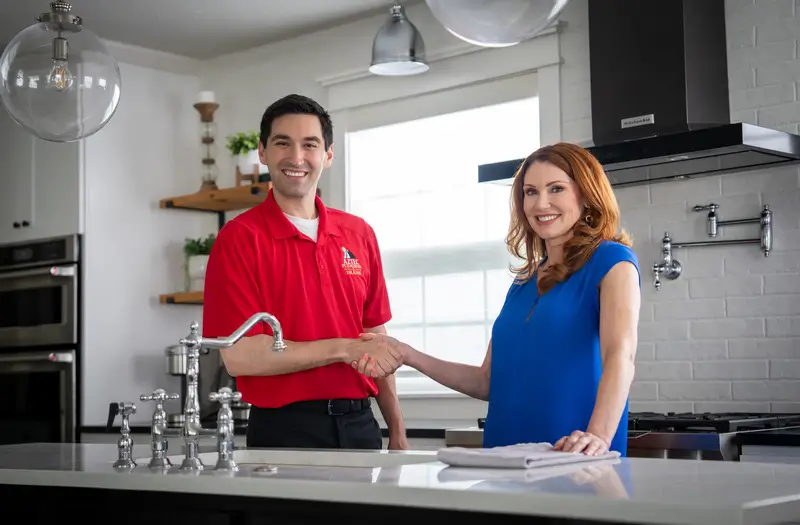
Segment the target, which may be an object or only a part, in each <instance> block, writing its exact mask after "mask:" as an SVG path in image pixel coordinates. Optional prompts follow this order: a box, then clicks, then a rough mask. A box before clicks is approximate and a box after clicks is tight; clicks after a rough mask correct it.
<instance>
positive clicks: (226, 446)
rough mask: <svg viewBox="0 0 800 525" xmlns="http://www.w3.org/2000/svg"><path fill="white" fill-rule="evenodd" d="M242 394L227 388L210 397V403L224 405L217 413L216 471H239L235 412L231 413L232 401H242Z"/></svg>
mask: <svg viewBox="0 0 800 525" xmlns="http://www.w3.org/2000/svg"><path fill="white" fill-rule="evenodd" d="M241 399H242V393H241V392H233V391H232V390H231V389H230V388H228V387H227V386H225V387H222V388H220V389H219V392H211V393H210V394H209V395H208V400H209V401H217V402H219V404H220V405H222V406H221V407H220V409H219V412H218V413H217V453H218V457H217V465H216V467H214V468H215V470H229V471H232V472H235V471H237V470H239V467H238V466H237V465H236V462H235V461H234V460H233V450H234V439H233V430H234V429H233V411H231V401H241Z"/></svg>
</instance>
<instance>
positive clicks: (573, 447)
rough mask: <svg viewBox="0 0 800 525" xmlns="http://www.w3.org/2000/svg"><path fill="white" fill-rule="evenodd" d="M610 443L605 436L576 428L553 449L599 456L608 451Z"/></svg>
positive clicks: (557, 442)
mask: <svg viewBox="0 0 800 525" xmlns="http://www.w3.org/2000/svg"><path fill="white" fill-rule="evenodd" d="M609 446H610V444H609V443H608V442H607V441H606V440H604V439H603V438H601V437H599V436H596V435H594V434H590V433H589V432H581V431H580V430H576V431H575V432H573V433H572V434H570V435H569V436H564V437H562V438H561V439H559V440H558V441H556V444H555V445H553V450H560V451H562V452H581V453H583V454H586V455H587V456H597V455H600V454H605V453H606V452H608V448H609Z"/></svg>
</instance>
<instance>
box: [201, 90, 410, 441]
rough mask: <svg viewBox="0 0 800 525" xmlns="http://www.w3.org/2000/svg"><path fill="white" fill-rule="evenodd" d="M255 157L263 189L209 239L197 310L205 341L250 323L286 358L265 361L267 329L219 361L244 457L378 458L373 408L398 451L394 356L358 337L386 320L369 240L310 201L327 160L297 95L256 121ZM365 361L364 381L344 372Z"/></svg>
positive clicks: (329, 136)
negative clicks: (255, 452) (310, 453)
mask: <svg viewBox="0 0 800 525" xmlns="http://www.w3.org/2000/svg"><path fill="white" fill-rule="evenodd" d="M258 154H259V157H260V159H261V162H262V163H263V164H266V165H267V166H268V167H269V172H270V177H271V180H272V189H271V190H270V192H269V194H268V195H267V199H266V200H265V202H263V203H262V204H260V205H258V206H256V207H254V208H252V209H250V210H248V211H246V212H244V213H243V214H241V215H239V216H238V217H236V218H234V219H232V220H230V221H229V222H228V223H227V224H225V226H224V227H223V228H222V229H221V230H220V232H219V234H218V236H217V239H216V241H215V243H214V247H213V249H212V251H211V256H210V258H209V262H208V266H207V271H206V281H205V291H204V308H203V335H204V336H205V337H227V336H229V335H230V334H232V333H233V332H234V331H235V330H236V329H237V328H238V327H239V326H241V325H242V323H244V322H245V321H246V320H247V319H248V318H249V317H250V316H252V315H253V314H255V313H257V312H269V313H271V314H273V315H274V316H276V317H277V318H278V321H279V322H280V323H281V327H282V329H283V336H284V339H285V340H286V344H287V349H286V351H285V352H273V351H272V350H271V348H270V347H271V345H272V340H273V339H272V331H271V329H270V328H269V326H267V325H266V323H259V325H258V326H256V327H254V328H253V329H252V330H251V331H250V332H249V333H248V334H247V336H246V337H244V338H242V339H241V341H239V342H238V343H237V344H236V345H234V346H232V347H230V348H227V349H223V350H221V356H222V361H223V363H224V364H225V368H226V369H227V371H228V373H229V374H230V375H231V376H233V377H235V378H236V382H237V388H238V390H239V391H240V392H241V393H242V398H243V400H244V401H246V402H248V403H250V404H251V405H252V407H251V410H250V418H249V421H248V428H247V446H248V447H249V448H258V447H290V448H350V449H380V448H382V437H381V432H380V428H379V426H378V424H377V421H376V420H375V418H374V416H373V412H372V410H371V408H370V406H371V399H370V398H371V397H375V398H376V399H377V403H378V407H379V408H380V410H381V413H382V414H383V417H384V419H385V420H386V423H387V425H388V428H389V448H390V449H407V448H408V442H407V440H406V436H405V426H404V423H403V418H402V414H401V412H400V404H399V402H398V399H397V390H396V386H395V378H394V375H393V373H394V371H395V370H396V369H397V368H398V367H399V366H400V365H401V364H402V362H401V359H402V356H401V355H399V353H398V352H397V350H395V349H392V348H391V347H390V346H389V345H388V344H386V342H384V341H382V340H380V338H375V339H374V340H366V339H365V338H360V337H359V336H360V335H361V334H362V333H365V332H370V333H376V334H383V333H385V332H386V331H385V328H384V324H385V323H386V322H387V321H389V319H390V318H391V311H390V308H389V299H388V294H387V292H386V283H385V281H384V276H383V266H382V263H381V256H380V252H379V250H378V244H377V240H376V238H375V233H374V231H373V230H372V228H371V227H370V226H369V225H368V224H367V223H366V222H365V221H364V220H363V219H360V218H358V217H355V216H353V215H351V214H348V213H345V212H343V211H339V210H334V209H329V208H327V207H326V206H325V205H324V204H323V203H322V201H321V200H320V199H319V197H318V196H317V195H316V189H317V183H318V181H319V178H320V176H321V174H322V171H323V170H324V169H325V168H328V167H330V165H331V161H332V160H333V124H332V123H331V119H330V116H329V115H328V113H327V112H326V111H325V110H324V109H323V108H322V107H321V106H320V105H319V104H317V103H316V102H315V101H313V100H311V99H309V98H307V97H304V96H300V95H289V96H287V97H284V98H282V99H280V100H278V101H277V102H275V103H274V104H272V105H271V106H270V107H268V108H267V110H266V111H265V112H264V115H263V117H262V119H261V136H260V140H259V144H258ZM364 356H367V358H366V361H368V362H369V363H370V370H369V373H365V374H362V373H360V372H359V371H358V370H355V369H354V368H353V367H352V366H351V363H352V362H354V361H359V360H362V358H363V357H364ZM362 362H365V361H364V360H362Z"/></svg>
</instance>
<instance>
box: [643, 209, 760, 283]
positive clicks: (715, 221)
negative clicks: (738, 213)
mask: <svg viewBox="0 0 800 525" xmlns="http://www.w3.org/2000/svg"><path fill="white" fill-rule="evenodd" d="M718 209H719V204H714V203H711V204H705V205H701V204H698V205H696V206H694V207H692V211H706V210H708V215H707V217H706V234H707V235H708V236H709V237H711V238H715V237H717V235H718V233H719V228H720V227H721V226H736V225H740V224H752V223H758V224H760V226H761V235H760V237H759V238H758V239H755V238H753V239H723V240H717V241H697V242H672V239H671V238H670V236H669V232H664V237H663V238H662V239H661V258H662V260H661V262H660V263H655V264H653V277H654V278H653V286H655V288H656V290H661V280H660V279H659V276H660V275H662V274H663V275H664V277H666V278H667V279H670V280H675V279H677V278H678V277H679V276H680V275H681V270H682V268H681V264H680V263H679V262H678V261H676V260H675V259H673V258H672V250H673V249H678V248H693V247H697V246H718V245H732V244H758V245H760V247H761V251H763V252H764V257H769V254H770V252H771V251H772V210H770V209H769V206H768V205H766V204H765V205H764V208H763V209H762V210H761V214H760V215H759V216H758V217H755V218H751V219H734V220H729V221H721V220H719V217H718V216H717V210H718Z"/></svg>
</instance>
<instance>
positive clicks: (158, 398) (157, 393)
mask: <svg viewBox="0 0 800 525" xmlns="http://www.w3.org/2000/svg"><path fill="white" fill-rule="evenodd" d="M139 399H140V400H141V401H155V402H156V403H158V404H159V405H160V404H162V403H164V401H167V400H170V399H180V396H179V395H178V394H167V392H166V391H165V390H164V389H163V388H157V389H155V390H153V393H152V394H142V395H141V396H139Z"/></svg>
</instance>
